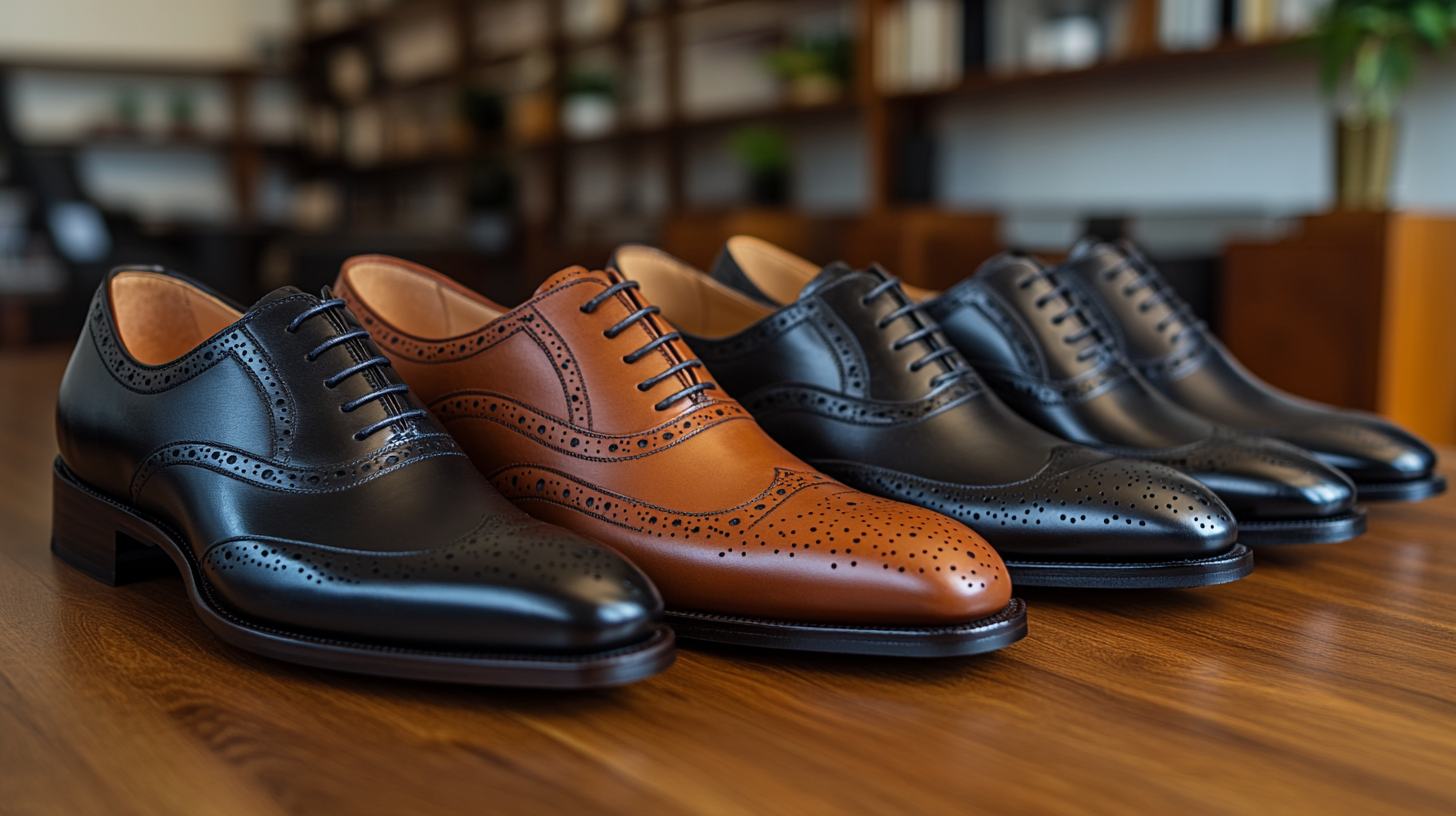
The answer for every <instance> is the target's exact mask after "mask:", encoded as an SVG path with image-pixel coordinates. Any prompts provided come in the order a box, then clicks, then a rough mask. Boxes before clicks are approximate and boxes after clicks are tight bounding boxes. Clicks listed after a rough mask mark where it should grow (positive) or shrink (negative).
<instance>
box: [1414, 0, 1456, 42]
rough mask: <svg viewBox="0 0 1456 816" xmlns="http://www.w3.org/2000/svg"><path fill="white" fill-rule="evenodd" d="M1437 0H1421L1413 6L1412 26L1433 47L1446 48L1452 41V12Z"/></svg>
mask: <svg viewBox="0 0 1456 816" xmlns="http://www.w3.org/2000/svg"><path fill="white" fill-rule="evenodd" d="M1443 5H1444V4H1443V3H1439V2H1437V1H1436V0H1420V2H1417V3H1416V4H1415V6H1414V7H1412V8H1411V16H1410V19H1411V26H1412V27H1413V28H1414V29H1415V30H1416V33H1417V34H1419V35H1420V37H1421V39H1423V40H1425V41H1426V43H1427V44H1428V45H1430V46H1432V47H1433V48H1440V49H1444V48H1445V47H1446V46H1447V44H1448V43H1449V42H1450V38H1451V29H1450V25H1449V23H1450V13H1449V11H1448V10H1446V9H1443V8H1442V6H1443Z"/></svg>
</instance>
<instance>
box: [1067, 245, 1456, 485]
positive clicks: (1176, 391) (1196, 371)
mask: <svg viewBox="0 0 1456 816" xmlns="http://www.w3.org/2000/svg"><path fill="white" fill-rule="evenodd" d="M1062 274H1063V277H1064V278H1065V280H1066V281H1067V282H1068V283H1069V284H1073V285H1076V286H1078V287H1079V292H1080V294H1081V295H1082V296H1083V303H1084V305H1085V306H1086V307H1087V308H1088V309H1090V310H1092V311H1095V312H1096V313H1097V315H1098V318H1099V320H1101V321H1102V323H1103V324H1104V325H1106V326H1108V327H1109V328H1110V329H1111V331H1110V332H1109V334H1110V335H1111V339H1112V340H1113V341H1114V342H1116V343H1117V346H1118V348H1119V350H1121V351H1122V353H1123V354H1125V355H1127V357H1128V358H1129V359H1130V360H1131V361H1132V364H1133V365H1135V366H1136V367H1137V369H1138V371H1139V372H1140V373H1141V374H1142V375H1143V377H1145V378H1146V379H1147V381H1148V382H1150V383H1152V384H1153V386H1154V387H1156V388H1157V389H1158V390H1159V391H1161V392H1162V393H1163V395H1164V396H1166V397H1168V398H1169V399H1171V400H1172V401H1173V402H1176V403H1177V404H1179V405H1180V406H1182V407H1183V408H1186V409H1188V410H1189V411H1192V412H1193V413H1195V414H1198V415H1200V416H1203V417H1205V418H1207V419H1210V420H1212V421H1214V422H1217V423H1220V424H1222V425H1227V426H1229V427H1232V428H1237V429H1239V430H1241V431H1244V432H1246V433H1251V434H1258V435H1260V436H1268V437H1272V438H1274V439H1282V440H1284V441H1285V442H1289V443H1291V444H1294V445H1298V446H1299V447H1301V448H1304V449H1305V450H1307V451H1309V452H1310V453H1313V454H1314V455H1315V456H1317V457H1319V459H1320V461H1322V462H1324V463H1325V464H1327V465H1330V466H1332V467H1336V468H1339V469H1340V470H1342V471H1344V472H1345V475H1347V476H1349V477H1350V478H1351V479H1352V480H1353V481H1354V482H1355V487H1356V489H1357V490H1358V491H1359V494H1360V495H1359V498H1360V501H1367V502H1369V501H1415V500H1418V499H1424V498H1428V497H1431V496H1438V495H1440V494H1442V493H1444V492H1446V477H1445V476H1442V475H1441V474H1439V473H1436V472H1435V469H1436V453H1435V451H1433V450H1431V448H1430V446H1429V445H1427V444H1426V443H1425V442H1422V441H1421V440H1420V439H1418V438H1416V436H1415V435H1413V434H1411V433H1409V432H1407V431H1405V430H1403V429H1401V428H1399V427H1397V426H1396V425H1394V424H1393V423H1391V422H1389V421H1387V420H1385V419H1382V418H1380V417H1378V416H1376V415H1374V414H1367V413H1364V412H1361V411H1352V410H1348V409H1344V408H1335V407H1333V406H1330V405H1322V404H1320V403H1317V402H1312V401H1310V400H1306V399H1300V398H1299V397H1296V396H1293V395H1291V394H1287V393H1285V392H1283V391H1280V390H1279V389H1277V388H1275V387H1274V386H1272V385H1269V384H1268V383H1266V382H1264V381H1263V380H1260V379H1259V378H1258V377H1255V376H1254V375H1253V374H1251V373H1249V370H1248V369H1246V368H1244V367H1243V365H1241V364H1240V363H1239V361H1238V360H1236V359H1234V356H1233V355H1232V354H1230V353H1229V350H1228V349H1226V348H1224V345H1223V344H1222V343H1220V342H1219V341H1218V338H1217V337H1215V336H1214V335H1213V332H1212V331H1210V330H1209V328H1208V326H1207V324H1205V323H1204V322H1203V321H1201V320H1198V319H1197V318H1195V317H1194V316H1193V313H1192V312H1191V311H1190V310H1189V309H1188V305H1187V304H1186V303H1184V302H1183V300H1182V299H1181V298H1179V297H1178V294H1177V292H1175V291H1174V290H1173V288H1172V287H1171V286H1169V285H1168V282H1167V281H1165V280H1164V279H1163V277H1162V275H1160V274H1159V273H1158V270H1157V269H1156V268H1155V267H1154V266H1153V265H1152V264H1151V263H1149V262H1148V259H1147V258H1146V257H1144V256H1143V255H1142V253H1140V252H1138V250H1137V249H1136V248H1135V247H1134V246H1133V245H1132V244H1130V243H1125V242H1124V243H1119V244H1115V245H1114V244H1106V243H1100V242H1097V241H1095V240H1084V241H1082V242H1080V243H1079V244H1078V245H1077V246H1076V247H1075V248H1074V249H1073V250H1072V254H1071V256H1070V257H1069V258H1068V259H1067V262H1066V263H1065V264H1063V266H1062Z"/></svg>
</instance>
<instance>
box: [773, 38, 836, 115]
mask: <svg viewBox="0 0 1456 816" xmlns="http://www.w3.org/2000/svg"><path fill="white" fill-rule="evenodd" d="M767 61H768V67H769V70H770V71H772V72H773V73H774V75H775V76H777V77H778V78H779V79H781V80H783V81H784V83H785V84H786V85H787V88H788V95H789V101H790V102H792V103H793V104H795V105H802V106H805V107H811V106H814V105H827V104H830V103H833V102H836V101H838V100H839V98H840V97H841V96H842V95H843V93H844V88H845V86H846V85H848V84H849V80H850V76H851V72H852V70H853V55H852V46H851V44H850V41H849V38H848V37H845V36H842V35H836V36H829V37H804V38H803V39H801V40H799V41H798V42H797V43H795V44H794V45H790V46H787V47H784V48H781V49H779V50H777V51H774V52H772V53H770V54H769V55H768V57H767Z"/></svg>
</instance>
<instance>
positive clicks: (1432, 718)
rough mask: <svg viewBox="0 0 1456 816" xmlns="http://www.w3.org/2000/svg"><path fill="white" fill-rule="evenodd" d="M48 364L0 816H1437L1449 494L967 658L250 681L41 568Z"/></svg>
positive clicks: (1064, 607)
mask: <svg viewBox="0 0 1456 816" xmlns="http://www.w3.org/2000/svg"><path fill="white" fill-rule="evenodd" d="M64 360H65V353H64V352H63V351H46V352H26V353H16V352H12V353H7V354H4V355H0V382H3V383H4V384H5V385H4V386H3V388H0V444H3V448H0V450H3V454H4V455H3V457H0V814H6V816H9V815H10V814H26V816H32V815H34V816H41V815H42V814H46V815H48V814H113V813H114V814H137V816H154V815H156V814H179V815H180V814H186V815H187V816H197V814H270V815H271V814H286V815H287V816H305V815H306V816H317V815H318V814H350V815H351V816H354V815H356V814H357V815H359V816H372V815H373V814H380V816H385V815H386V814H387V815H388V816H398V814H434V815H439V814H455V813H462V814H463V813H470V814H482V813H505V814H524V815H526V816H529V815H530V814H551V813H569V814H584V813H604V814H622V816H629V815H633V816H635V814H643V813H651V814H664V813H665V814H692V815H693V816H736V815H737V814H745V815H747V814H753V816H762V814H899V813H931V814H942V813H944V814H966V813H976V812H986V813H1024V814H1124V813H1148V814H1154V813H1157V814H1162V813H1177V814H1248V813H1259V814H1265V813H1267V814H1276V813H1277V814H1303V813H1309V814H1321V816H1328V815H1329V814H1362V816H1365V815H1367V814H1396V813H1399V814H1427V813H1429V814H1450V813H1453V812H1456V680H1453V678H1456V534H1453V532H1452V530H1453V528H1456V496H1448V497H1444V498H1441V499H1436V500H1433V501H1429V502H1425V503H1422V504H1415V505H1399V506H1393V507H1374V508H1372V512H1371V531H1370V533H1369V534H1368V535H1366V536H1364V537H1363V538H1360V539H1358V540H1356V541H1352V542H1348V543H1344V544H1335V545H1321V546H1310V547H1286V548H1278V549H1265V550H1261V551H1259V553H1258V559H1259V565H1258V569H1257V570H1256V572H1255V573H1254V575H1253V576H1252V577H1250V578H1249V579H1246V580H1244V581H1241V582H1239V583H1237V584H1233V585H1228V586H1220V587H1210V588H1206V589H1199V590H1158V591H1143V592H1093V591H1084V592H1069V591H1053V590H1041V591H1033V590H1023V591H1022V592H1021V593H1020V594H1021V595H1022V596H1023V597H1025V598H1026V599H1027V601H1028V602H1029V603H1030V604H1031V627H1032V633H1031V636H1030V638H1028V639H1027V640H1026V641H1024V642H1022V643H1020V644H1017V645H1015V646H1012V647H1011V648H1009V649H1006V650H1003V651H1002V652H999V653H996V654H993V655H989V656H982V657H977V658H965V659H953V660H945V661H912V660H888V659H858V658H837V657H832V656H810V655H799V654H791V653H775V652H767V651H753V650H747V649H730V648H707V647H692V648H688V649H685V650H684V651H683V652H682V656H681V658H680V660H679V662H678V665H677V666H675V667H674V668H672V669H671V670H669V671H668V672H666V673H665V674H663V675H660V676H658V677H656V678H653V679H651V680H649V681H647V682H644V683H639V684H637V685H634V686H630V687H628V688H623V689H618V690H614V691H603V692H592V693H585V694H583V693H540V692H529V691H501V690H488V689H471V688H456V687H446V686H435V685H428V684H418V683H407V682H399V681H390V680H379V679H373V678H367V677H357V676H351V675H345V674H337V673H331V672H327V671H321V670H313V669H307V668H301V667H295V666H291V665H287V664H283V663H278V662H275V661H271V660H267V659H264V658H259V657H255V656H253V655H250V654H248V653H245V652H241V651H238V650H236V649H232V648H230V647H227V646H225V645H223V644H222V643H220V642H219V641H218V640H217V639H216V638H214V637H213V636H212V635H210V634H209V633H208V632H207V631H206V630H205V629H204V628H203V626H202V624H201V623H200V622H199V621H198V620H197V619H196V617H195V616H194V615H193V613H192V611H191V609H190V608H189V606H188V604H187V602H186V600H185V598H184V596H183V592H182V588H181V584H180V580H179V579H173V578H163V579H158V580H154V581H149V582H145V583H141V584H136V585H132V586H128V587H123V588H121V589H111V588H109V587H106V586H103V585H101V584H99V583H96V582H95V581H92V580H90V579H89V578H86V577H84V576H82V575H80V574H79V573H77V572H75V571H74V570H72V569H70V568H69V567H67V566H65V565H63V564H61V563H59V562H57V561H55V560H54V559H53V558H52V557H51V555H50V554H49V552H48V551H47V548H46V541H47V536H48V528H49V495H48V491H49V484H50V479H49V471H48V467H49V463H50V459H51V457H52V456H53V455H54V443H53V441H52V433H51V421H52V419H51V416H52V395H53V394H54V393H55V389H56V385H57V383H58V381H59V377H60V372H61V369H62V366H63V365H64ZM1450 453H1452V452H1448V456H1449V455H1450ZM993 543H994V542H993Z"/></svg>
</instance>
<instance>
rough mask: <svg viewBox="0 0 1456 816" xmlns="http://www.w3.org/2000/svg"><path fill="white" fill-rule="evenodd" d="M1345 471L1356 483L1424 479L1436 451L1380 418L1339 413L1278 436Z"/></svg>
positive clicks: (1433, 467)
mask: <svg viewBox="0 0 1456 816" xmlns="http://www.w3.org/2000/svg"><path fill="white" fill-rule="evenodd" d="M1279 438H1281V439H1284V440H1286V441H1288V442H1290V443H1292V444H1295V445H1298V446H1300V447H1303V448H1305V449H1308V450H1309V451H1311V452H1313V453H1314V455H1315V456H1317V457H1318V458H1319V459H1320V461H1322V462H1324V463H1325V464H1327V465H1330V466H1332V467H1336V468H1339V469H1340V470H1343V471H1345V472H1346V473H1347V474H1349V475H1350V477H1351V478H1353V479H1354V480H1355V481H1357V482H1364V481H1373V482H1384V481H1390V482H1400V481H1410V480H1414V479H1423V478H1426V477H1428V476H1430V475H1431V473H1432V472H1433V471H1435V469H1436V452H1435V451H1434V450H1432V449H1431V447H1430V446H1429V445H1427V444H1426V443H1425V442H1423V441H1422V440H1421V439H1419V438H1418V437H1416V436H1415V435H1414V434H1411V433H1410V432H1408V431H1406V430H1404V429H1402V428H1400V427H1397V426H1396V425H1393V424H1391V423H1389V422H1386V421H1385V420H1383V419H1380V418H1379V417H1373V416H1363V415H1358V414H1348V415H1347V414H1339V415H1336V416H1334V417H1332V418H1328V419H1325V420H1323V421H1318V422H1311V423H1308V424H1306V425H1301V426H1299V427H1297V428H1291V429H1288V430H1287V431H1285V432H1281V433H1280V434H1279Z"/></svg>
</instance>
